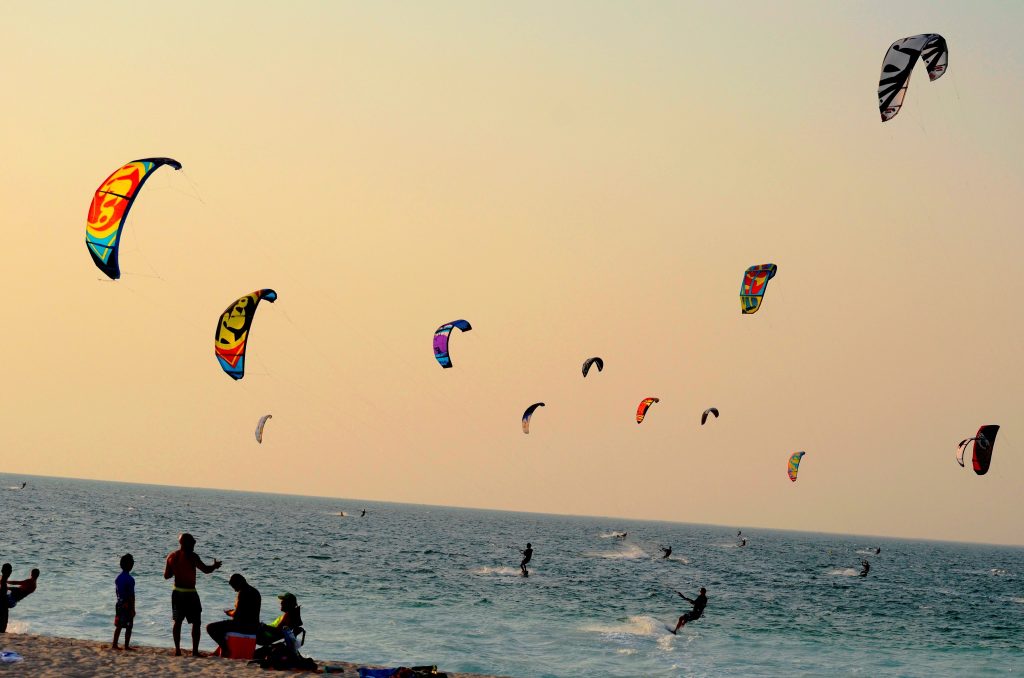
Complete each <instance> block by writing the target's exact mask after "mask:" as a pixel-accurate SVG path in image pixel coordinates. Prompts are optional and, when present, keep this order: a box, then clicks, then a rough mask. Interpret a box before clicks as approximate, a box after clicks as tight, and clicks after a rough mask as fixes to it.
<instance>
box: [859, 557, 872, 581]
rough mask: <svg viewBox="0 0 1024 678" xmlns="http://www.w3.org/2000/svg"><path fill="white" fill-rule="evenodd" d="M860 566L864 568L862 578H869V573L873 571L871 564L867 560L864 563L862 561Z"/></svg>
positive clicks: (861, 572) (861, 573)
mask: <svg viewBox="0 0 1024 678" xmlns="http://www.w3.org/2000/svg"><path fill="white" fill-rule="evenodd" d="M860 566H861V568H863V569H861V571H860V576H862V577H866V576H868V572H869V571H870V570H871V563H869V562H868V561H866V560H862V561H860Z"/></svg>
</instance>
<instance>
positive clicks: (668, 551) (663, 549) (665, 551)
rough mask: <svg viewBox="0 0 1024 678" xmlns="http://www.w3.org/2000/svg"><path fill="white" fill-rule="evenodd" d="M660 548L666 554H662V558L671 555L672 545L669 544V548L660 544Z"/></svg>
mask: <svg viewBox="0 0 1024 678" xmlns="http://www.w3.org/2000/svg"><path fill="white" fill-rule="evenodd" d="M658 548H659V549H661V551H662V553H664V554H665V555H663V556H662V558H668V557H669V556H670V555H672V547H671V546H669V547H667V548H666V547H664V546H659V547H658Z"/></svg>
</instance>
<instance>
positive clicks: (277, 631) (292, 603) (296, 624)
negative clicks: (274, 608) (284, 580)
mask: <svg viewBox="0 0 1024 678" xmlns="http://www.w3.org/2000/svg"><path fill="white" fill-rule="evenodd" d="M278 598H279V599H280V600H281V616H279V617H278V618H277V619H275V620H274V621H272V622H270V623H269V624H261V625H260V631H259V633H258V634H257V636H256V642H257V644H259V645H270V644H271V643H276V642H277V641H279V640H282V639H283V640H284V642H285V645H287V646H288V649H289V650H290V651H291V652H292V653H295V654H297V653H298V648H297V647H296V645H295V634H296V633H298V632H299V631H301V630H302V608H301V607H299V601H298V600H296V598H295V595H294V594H292V593H282V594H281V595H279V596H278Z"/></svg>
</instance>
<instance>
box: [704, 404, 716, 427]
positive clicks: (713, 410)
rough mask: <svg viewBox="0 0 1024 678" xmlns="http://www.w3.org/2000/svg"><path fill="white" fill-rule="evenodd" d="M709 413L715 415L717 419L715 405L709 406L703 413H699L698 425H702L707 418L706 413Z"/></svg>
mask: <svg viewBox="0 0 1024 678" xmlns="http://www.w3.org/2000/svg"><path fill="white" fill-rule="evenodd" d="M709 414H713V415H715V419H718V408H717V407H709V408H708V409H706V410H704V414H702V415H700V425H701V426H703V425H704V422H706V421H707V420H708V415H709Z"/></svg>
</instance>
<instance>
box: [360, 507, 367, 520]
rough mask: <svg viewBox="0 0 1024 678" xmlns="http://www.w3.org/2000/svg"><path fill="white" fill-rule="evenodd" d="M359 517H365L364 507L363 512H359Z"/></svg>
mask: <svg viewBox="0 0 1024 678" xmlns="http://www.w3.org/2000/svg"><path fill="white" fill-rule="evenodd" d="M359 517H360V518H365V517H366V509H363V512H362V513H360V514H359Z"/></svg>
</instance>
